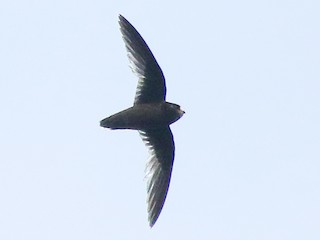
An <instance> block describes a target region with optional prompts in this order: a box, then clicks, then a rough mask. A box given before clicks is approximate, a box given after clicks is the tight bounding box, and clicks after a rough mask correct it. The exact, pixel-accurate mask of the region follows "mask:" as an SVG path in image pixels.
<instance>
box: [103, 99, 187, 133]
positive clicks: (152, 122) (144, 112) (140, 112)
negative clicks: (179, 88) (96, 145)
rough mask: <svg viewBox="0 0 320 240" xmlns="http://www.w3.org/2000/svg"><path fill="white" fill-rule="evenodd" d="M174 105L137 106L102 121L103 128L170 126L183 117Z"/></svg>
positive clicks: (144, 128)
mask: <svg viewBox="0 0 320 240" xmlns="http://www.w3.org/2000/svg"><path fill="white" fill-rule="evenodd" d="M181 114H183V113H181V112H179V111H177V106H176V105H175V104H172V103H167V102H162V103H152V104H137V105H134V106H133V107H130V108H128V109H126V110H123V111H121V112H118V113H116V114H114V115H112V116H110V117H108V118H105V119H103V120H102V121H101V124H100V125H101V126H102V127H105V128H111V129H134V130H142V131H143V130H148V129H154V128H159V127H161V126H168V125H170V124H171V123H174V122H175V121H177V120H178V119H179V118H180V117H181Z"/></svg>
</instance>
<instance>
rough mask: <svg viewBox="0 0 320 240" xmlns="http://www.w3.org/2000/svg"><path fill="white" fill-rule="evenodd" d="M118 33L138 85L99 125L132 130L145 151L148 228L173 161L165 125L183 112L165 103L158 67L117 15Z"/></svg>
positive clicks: (164, 191)
mask: <svg viewBox="0 0 320 240" xmlns="http://www.w3.org/2000/svg"><path fill="white" fill-rule="evenodd" d="M119 24H120V31H121V33H122V36H123V40H124V42H125V46H126V49H127V52H128V58H129V61H130V63H131V68H132V70H133V72H134V73H135V74H136V75H137V76H138V78H139V80H138V86H137V90H136V94H135V99H134V103H133V106H132V107H130V108H128V109H125V110H123V111H120V112H118V113H116V114H114V115H111V116H110V117H107V118H105V119H103V120H101V122H100V126H101V127H104V128H110V129H134V130H138V131H139V133H140V136H141V138H142V140H143V142H144V143H145V145H146V146H147V147H148V148H149V154H150V158H149V160H148V162H147V166H146V178H147V204H148V219H149V225H150V227H152V226H153V225H154V224H155V222H156V221H157V219H158V217H159V215H160V212H161V210H162V207H163V205H164V202H165V199H166V196H167V192H168V188H169V184H170V178H171V172H172V166H173V161H174V152H175V146H174V140H173V135H172V132H171V130H170V127H169V125H170V124H171V123H174V122H175V121H177V120H178V119H179V118H181V117H182V115H183V114H184V113H185V112H184V111H183V110H182V109H181V108H180V106H179V105H177V104H174V103H169V102H166V83H165V78H164V75H163V73H162V70H161V68H160V66H159V65H158V63H157V61H156V59H155V57H154V56H153V54H152V52H151V50H150V49H149V47H148V45H147V44H146V42H145V41H144V40H143V38H142V37H141V35H140V34H139V33H138V31H137V30H136V29H135V28H134V27H133V26H132V25H131V24H130V23H129V21H128V20H127V19H125V18H124V17H123V16H121V15H119Z"/></svg>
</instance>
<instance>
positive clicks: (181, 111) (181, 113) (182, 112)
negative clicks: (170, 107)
mask: <svg viewBox="0 0 320 240" xmlns="http://www.w3.org/2000/svg"><path fill="white" fill-rule="evenodd" d="M179 111H180V116H182V115H183V114H185V113H186V112H185V111H183V110H182V109H181V108H180V109H179Z"/></svg>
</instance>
